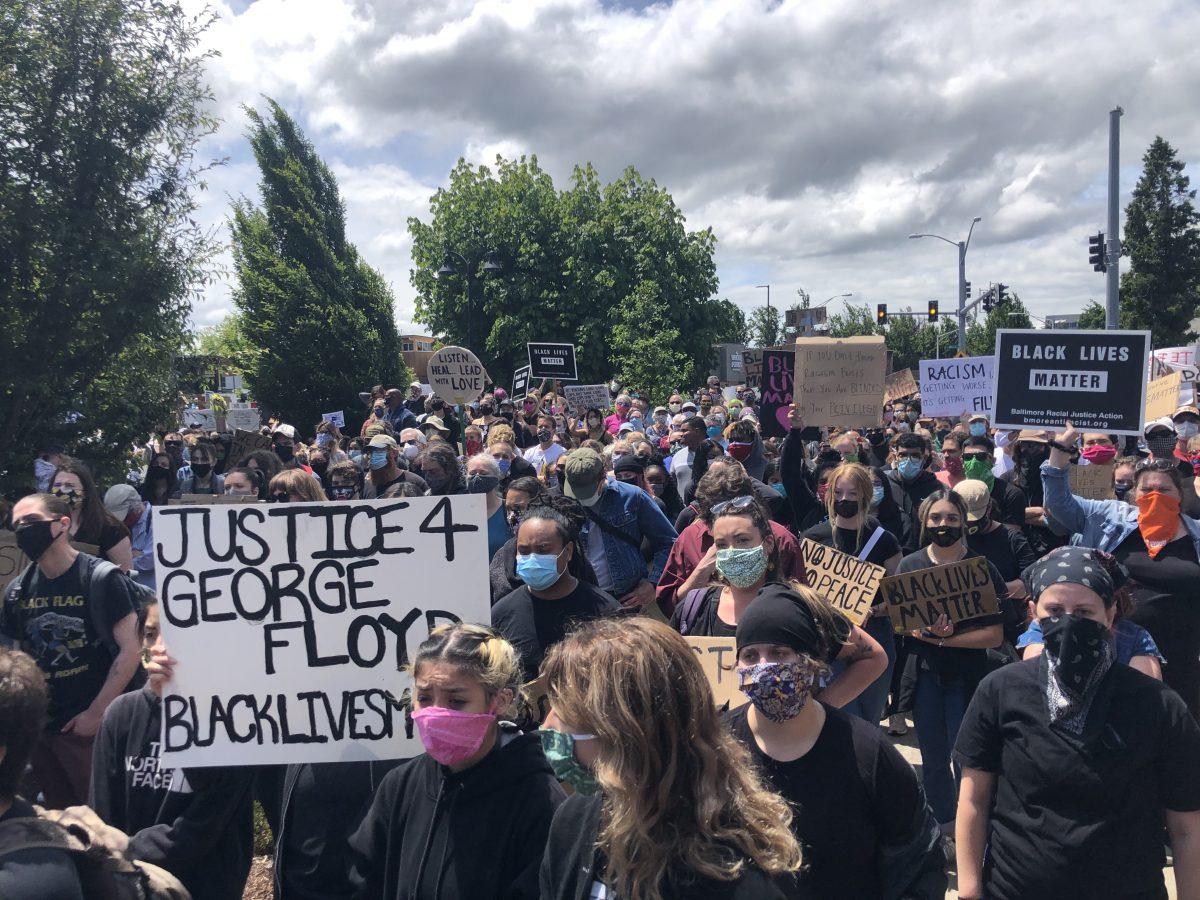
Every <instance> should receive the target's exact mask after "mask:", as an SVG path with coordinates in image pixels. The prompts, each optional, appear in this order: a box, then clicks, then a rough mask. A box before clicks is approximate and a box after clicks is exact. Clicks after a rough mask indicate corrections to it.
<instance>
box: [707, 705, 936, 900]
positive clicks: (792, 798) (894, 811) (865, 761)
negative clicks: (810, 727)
mask: <svg viewBox="0 0 1200 900" xmlns="http://www.w3.org/2000/svg"><path fill="white" fill-rule="evenodd" d="M748 709H749V706H740V707H738V708H737V709H734V710H730V711H729V712H727V713H725V714H724V716H723V718H724V721H725V724H726V725H727V726H728V727H729V729H730V731H732V732H733V736H734V737H735V738H737V739H738V740H739V741H740V742H741V743H742V744H743V745H744V746H745V747H746V748H747V749H748V750H749V751H750V756H751V758H752V759H753V760H754V764H755V766H756V767H757V768H758V770H759V771H760V772H761V773H762V774H763V775H764V776H765V778H766V780H767V782H768V783H769V784H770V786H771V787H773V788H774V789H775V790H776V791H777V792H778V793H779V794H780V796H782V797H783V798H784V799H785V800H787V801H788V803H789V804H791V806H792V807H793V809H794V810H795V817H794V818H793V819H792V832H793V833H794V834H795V835H796V838H797V840H799V841H800V844H801V847H802V848H803V850H804V861H805V866H806V868H805V871H804V873H803V874H802V875H801V876H800V881H801V883H802V884H803V885H804V886H805V887H806V888H808V889H809V891H810V892H811V893H812V894H813V895H814V896H817V897H822V898H838V897H846V898H860V897H879V896H880V895H881V894H882V890H881V880H880V875H881V872H880V858H879V856H878V855H877V851H878V850H879V848H880V847H881V846H886V845H892V846H895V845H897V844H900V843H902V842H903V841H905V840H906V839H908V838H909V836H910V834H911V831H912V828H913V822H914V821H915V820H916V819H917V814H918V812H919V810H920V807H921V806H923V805H924V800H925V797H924V794H922V793H921V788H920V787H919V785H918V784H917V776H916V773H915V772H914V771H913V768H912V766H910V765H909V764H908V763H907V762H905V760H904V757H902V756H901V755H900V753H899V751H898V750H896V749H895V748H894V747H893V746H892V745H891V744H890V743H889V742H888V740H887V738H885V737H884V735H883V731H882V730H881V729H880V728H879V727H878V726H876V725H872V724H869V723H867V722H864V721H863V720H862V719H859V718H858V717H857V716H851V715H848V714H846V713H844V712H842V711H841V710H840V709H833V708H831V707H828V706H826V707H825V725H824V726H823V727H822V728H821V733H820V734H819V735H818V736H817V740H816V743H814V744H813V746H812V749H811V750H809V751H808V753H806V754H804V756H802V757H800V758H799V759H795V760H792V761H790V762H779V761H778V760H775V759H772V758H771V757H769V756H767V755H766V754H765V753H763V751H762V750H761V749H759V747H758V744H757V743H755V740H754V734H753V733H752V732H751V730H750V723H749V722H747V721H746V713H747V711H748Z"/></svg>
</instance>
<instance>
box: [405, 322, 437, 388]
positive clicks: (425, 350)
mask: <svg viewBox="0 0 1200 900" xmlns="http://www.w3.org/2000/svg"><path fill="white" fill-rule="evenodd" d="M433 351H434V340H433V338H431V337H429V336H427V335H424V334H402V335H400V355H401V356H403V357H404V362H405V365H407V366H408V367H409V368H410V369H412V373H413V378H415V379H416V380H417V381H419V382H421V384H429V357H431V356H433Z"/></svg>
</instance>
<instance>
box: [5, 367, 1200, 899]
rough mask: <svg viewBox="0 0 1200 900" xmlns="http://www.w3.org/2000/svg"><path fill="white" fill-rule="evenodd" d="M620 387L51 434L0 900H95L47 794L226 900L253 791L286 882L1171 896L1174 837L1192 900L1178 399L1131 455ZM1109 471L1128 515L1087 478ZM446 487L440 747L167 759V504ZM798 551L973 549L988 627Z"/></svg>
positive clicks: (1176, 860)
mask: <svg viewBox="0 0 1200 900" xmlns="http://www.w3.org/2000/svg"><path fill="white" fill-rule="evenodd" d="M616 388H617V389H615V390H613V391H612V397H611V402H610V404H608V405H607V406H606V407H604V408H598V407H594V408H589V409H574V408H572V407H571V405H570V403H569V402H568V400H567V398H566V397H565V396H564V394H562V393H560V392H559V391H558V390H556V389H555V388H554V386H547V384H546V383H543V384H542V386H541V387H540V388H539V389H538V390H533V391H530V392H529V393H528V395H527V396H524V397H510V396H508V394H507V393H506V392H505V391H504V390H503V389H501V388H496V389H494V390H492V391H489V392H487V393H485V394H483V395H482V396H480V397H479V398H478V399H477V400H476V401H474V402H472V403H471V404H469V405H465V406H457V407H456V406H453V405H451V404H448V403H446V402H444V401H443V400H442V399H440V398H438V397H436V396H431V395H425V394H424V393H423V392H422V390H421V386H420V385H419V384H416V383H414V384H413V385H412V386H410V388H409V389H408V391H403V390H400V389H397V388H386V387H385V386H378V387H376V388H375V389H374V390H373V391H371V392H369V393H368V394H367V395H366V396H365V399H366V401H367V410H368V412H367V414H366V416H365V419H364V421H363V423H362V426H361V428H360V429H359V430H358V432H357V433H356V434H347V433H344V432H343V431H342V430H341V429H340V428H339V427H338V426H336V425H334V424H332V423H331V422H328V421H323V422H321V423H319V424H315V425H313V424H292V423H287V422H280V421H278V420H275V419H272V420H270V422H269V423H268V424H267V425H265V426H264V427H263V430H262V433H263V435H264V436H265V438H266V439H267V440H269V442H270V446H269V448H266V447H264V448H263V449H258V450H255V451H254V452H250V453H247V454H245V455H244V456H243V457H242V458H233V456H232V455H231V454H232V453H233V450H234V448H235V446H236V445H235V442H234V440H233V436H232V435H231V434H229V433H215V432H204V431H202V430H200V429H195V428H190V429H180V430H177V431H166V432H164V433H162V434H160V435H156V436H154V437H153V438H151V439H150V440H148V441H147V442H146V443H145V444H144V445H143V446H139V447H138V448H136V456H137V460H138V465H137V466H136V467H135V468H134V470H133V471H131V472H130V474H129V477H128V478H127V479H126V480H124V481H122V482H120V483H117V484H113V485H111V486H109V487H108V488H107V490H104V489H102V487H101V486H99V485H97V484H96V481H95V479H94V478H93V476H92V474H91V472H90V470H89V468H88V467H87V465H85V464H84V463H82V462H80V461H77V460H73V459H71V458H69V457H67V456H66V455H64V454H63V453H61V452H60V451H58V449H57V448H50V449H48V450H47V452H46V453H44V454H42V455H41V456H40V457H39V458H38V459H37V460H36V461H35V463H34V474H35V476H36V478H37V488H38V492H36V493H31V494H29V495H28V496H25V497H22V498H19V499H17V500H16V502H15V504H13V505H12V507H11V509H10V510H9V511H8V523H7V524H8V525H9V527H11V528H12V529H13V531H14V532H15V542H16V545H17V546H18V547H19V548H20V549H21V551H23V552H24V554H25V555H27V556H28V557H29V559H30V560H31V563H30V565H29V566H28V567H27V568H26V569H24V570H23V571H21V572H20V573H17V575H16V577H14V578H13V579H12V580H11V581H10V582H9V584H8V587H7V588H6V589H5V593H4V596H3V603H2V605H0V635H2V636H3V638H5V639H6V642H7V643H8V644H9V645H10V646H11V648H12V649H9V650H0V896H2V897H17V898H23V897H39V898H42V897H44V898H57V897H70V898H72V900H73V898H74V897H77V896H85V894H84V893H83V890H84V889H83V887H82V886H81V885H82V884H83V882H82V881H80V878H82V876H81V875H80V873H79V871H78V870H79V863H78V861H77V854H75V853H73V851H72V848H71V847H69V846H66V845H65V844H64V845H62V846H56V845H53V841H51V840H49V839H47V838H46V837H45V835H43V834H41V833H40V832H38V833H36V834H34V833H33V832H31V831H29V829H28V828H27V829H26V831H24V832H22V831H21V830H19V829H18V828H14V827H11V826H13V825H14V824H16V825H19V824H20V823H22V822H24V823H28V822H30V821H33V820H37V817H36V813H35V810H34V809H33V807H32V806H31V805H30V803H29V802H28V800H29V799H38V800H39V801H40V802H42V803H44V805H45V806H47V807H51V808H55V809H62V808H65V807H78V806H83V805H87V806H88V807H90V809H91V810H92V811H93V812H94V814H95V815H94V816H93V817H92V819H91V820H89V819H87V818H86V816H85V815H84V813H83V812H76V813H74V815H75V816H76V818H75V819H74V820H70V821H74V822H76V823H79V822H85V823H86V822H91V824H92V825H93V827H94V830H95V831H97V832H99V831H101V830H103V829H105V828H107V829H109V830H110V831H112V832H114V833H116V834H118V835H119V836H120V837H121V838H122V840H120V841H117V845H118V846H119V849H117V850H110V851H109V852H110V853H111V854H112V855H114V856H115V857H119V858H120V859H122V860H125V861H127V862H132V863H136V866H135V867H133V873H132V875H130V877H135V876H136V877H140V878H142V879H154V878H158V879H159V880H160V883H161V882H166V881H170V880H171V879H172V878H173V879H176V880H177V881H176V889H177V890H180V891H186V892H190V894H191V896H193V897H197V898H209V897H211V898H236V897H240V896H241V892H242V888H243V886H244V884H245V881H246V877H247V873H248V871H249V868H250V863H251V835H252V807H253V803H254V801H255V800H256V799H257V800H258V801H260V802H261V803H262V806H263V809H264V811H265V813H266V816H267V819H268V820H269V822H270V824H271V829H272V832H273V835H274V838H275V841H274V854H275V855H274V868H273V872H274V890H275V894H276V896H277V897H281V898H303V900H307V898H337V897H372V898H388V900H391V898H401V897H404V898H456V897H463V898H466V897H470V898H488V897H496V898H501V897H503V898H525V897H529V898H533V897H539V896H540V897H543V898H563V900H565V898H593V900H603V898H613V900H615V898H620V900H632V898H643V897H646V898H666V897H681V898H682V897H687V898H693V897H696V898H752V897H753V898H760V897H812V898H837V897H847V898H866V897H880V898H934V897H942V896H944V894H945V891H946V889H947V884H948V872H950V871H953V872H954V873H955V874H956V878H957V890H958V896H959V897H961V898H968V900H969V898H979V897H996V898H1010V897H1011V898H1042V897H1045V898H1050V897H1054V898H1063V897H1138V898H1152V897H1153V898H1158V897H1166V896H1167V892H1166V885H1165V879H1164V875H1163V869H1164V865H1165V864H1166V860H1167V854H1168V853H1169V854H1170V856H1171V862H1172V865H1173V869H1174V877H1175V882H1176V890H1177V894H1176V896H1178V897H1180V898H1190V900H1196V898H1198V897H1200V728H1198V726H1197V716H1198V715H1200V519H1198V518H1196V517H1197V516H1200V500H1198V499H1197V494H1196V490H1195V484H1194V479H1195V478H1196V477H1200V446H1197V442H1198V441H1200V438H1197V436H1196V434H1197V428H1198V425H1200V410H1198V409H1197V408H1196V407H1195V406H1190V405H1188V406H1183V407H1180V408H1179V409H1178V410H1177V411H1176V412H1175V414H1174V415H1173V416H1170V417H1166V418H1163V419H1159V420H1155V421H1152V422H1149V423H1147V424H1146V426H1145V429H1144V433H1143V435H1142V439H1141V440H1134V439H1121V440H1114V439H1113V438H1112V437H1111V436H1109V435H1106V434H1102V433H1085V434H1078V433H1077V432H1076V431H1075V429H1073V428H1072V427H1071V426H1070V425H1069V424H1068V425H1067V426H1066V427H1065V428H1064V429H1062V430H1061V431H1058V432H1045V433H1043V432H1037V431H1019V432H1011V431H997V430H996V429H994V428H992V427H991V426H990V423H989V422H988V420H987V418H986V416H983V415H972V416H963V417H962V419H961V420H953V419H944V418H930V417H926V416H923V415H922V413H921V409H920V404H919V400H918V399H915V398H914V399H911V400H907V399H902V400H898V401H895V402H893V403H890V404H887V405H886V408H885V409H884V410H883V415H882V417H881V420H880V421H879V422H878V423H877V426H876V427H873V428H869V429H864V430H862V431H853V430H843V429H837V428H826V427H824V425H823V423H820V422H805V421H803V419H802V418H801V415H800V413H799V410H798V409H796V408H793V409H792V410H791V411H790V415H789V417H788V422H787V428H784V429H782V433H781V434H779V435H778V436H772V437H766V436H764V434H763V431H764V429H763V428H762V425H761V419H760V415H759V406H758V403H759V401H760V398H759V396H758V394H757V392H756V391H755V390H754V388H753V387H747V386H745V385H737V386H733V387H730V386H722V385H721V384H720V383H719V382H718V381H717V379H716V378H710V379H708V381H707V383H706V384H705V385H703V386H702V387H701V388H700V389H698V390H695V391H691V392H683V393H680V392H676V393H672V394H670V395H669V396H667V397H646V396H643V395H641V394H639V393H638V392H637V391H636V390H621V389H620V386H616ZM662 401H665V402H662ZM772 424H778V423H772ZM264 443H265V441H264ZM239 455H240V454H239ZM1105 464H1112V469H1111V471H1112V478H1111V480H1112V487H1113V491H1112V495H1113V496H1112V499H1105V500H1094V499H1084V498H1082V497H1079V496H1077V495H1075V494H1073V493H1072V491H1071V470H1072V467H1076V466H1088V465H1105ZM468 493H469V494H479V495H483V497H484V498H485V506H486V516H487V522H486V527H487V543H488V554H489V560H490V567H489V571H488V573H487V576H486V577H487V579H488V583H489V585H490V591H491V602H492V617H491V622H489V623H460V624H455V625H450V626H444V627H442V628H439V629H437V630H435V631H434V632H433V633H432V634H431V636H430V637H429V640H428V641H426V642H425V643H423V644H422V645H421V647H420V650H419V653H418V655H417V657H416V659H415V661H414V667H413V677H414V690H413V696H412V715H413V719H414V721H415V723H416V727H417V729H418V731H419V733H420V735H421V738H422V742H423V744H424V747H425V750H426V752H425V753H424V754H422V755H420V756H418V757H415V758H412V759H407V760H402V761H391V762H388V763H376V762H373V763H328V764H309V765H292V766H280V767H267V768H259V769H255V768H251V767H224V768H222V767H217V768H205V769H186V770H184V769H178V770H172V769H170V768H165V767H164V766H163V765H162V764H161V760H160V757H159V730H160V723H161V701H160V698H161V695H162V691H163V686H164V684H165V683H166V682H167V681H168V680H169V679H170V677H171V672H172V669H173V666H174V665H175V660H174V659H173V658H172V657H171V655H170V648H169V647H167V646H166V645H165V643H164V641H163V639H162V637H161V634H160V632H159V629H158V611H157V601H156V598H155V595H154V591H155V587H156V578H155V571H154V550H153V528H154V515H155V510H156V508H158V507H161V506H164V505H167V504H170V503H173V502H175V503H179V502H184V503H186V502H195V501H196V500H197V498H201V499H203V498H206V497H211V495H222V496H223V497H224V498H225V499H224V502H244V503H254V502H274V503H306V502H321V501H331V502H345V501H352V500H358V499H375V498H392V497H417V496H424V495H443V496H444V495H453V494H468ZM804 540H810V541H813V542H816V543H817V544H822V545H825V546H827V547H831V548H834V549H836V550H839V551H842V552H843V553H846V554H850V555H852V556H855V557H857V558H859V559H862V560H866V561H869V562H871V563H874V564H877V565H878V566H880V567H882V568H883V569H884V570H885V572H886V573H887V574H888V575H893V574H903V573H912V572H917V571H919V570H923V569H929V568H933V567H937V566H942V565H948V564H952V563H956V562H959V561H962V560H965V559H971V558H982V559H984V560H985V561H986V565H987V570H988V572H989V574H990V577H991V580H992V583H993V585H994V588H995V592H996V595H997V598H998V604H997V609H998V611H997V612H996V613H994V614H989V615H984V616H980V617H976V618H974V619H968V620H965V621H958V622H951V621H949V620H948V619H947V618H946V617H944V616H943V617H942V618H940V619H939V620H937V621H936V622H934V623H933V624H932V625H931V626H930V627H928V628H924V629H918V630H915V631H912V632H910V633H907V634H895V633H894V631H893V627H892V624H891V619H890V618H889V616H888V614H887V611H886V609H885V603H884V602H883V596H882V593H881V594H880V595H878V596H876V597H875V602H874V604H873V606H872V611H871V614H870V616H869V617H868V618H867V619H866V620H865V622H864V623H863V624H862V625H861V627H860V626H859V625H857V624H854V623H851V622H849V621H848V620H847V619H846V618H845V617H844V616H843V615H842V614H841V613H840V612H839V611H837V610H836V609H835V608H833V607H832V606H831V605H830V604H829V603H828V602H827V601H826V599H825V598H824V597H822V596H821V595H820V594H819V593H817V592H815V591H814V590H813V589H812V588H811V587H810V586H809V585H808V584H807V581H806V578H805V564H804V558H803V553H802V550H801V543H802V542H803V541H804ZM484 577H485V576H484V574H483V573H482V572H481V573H480V579H481V580H482V579H483V578H484ZM685 636H687V637H725V638H732V639H733V640H734V642H735V645H736V670H737V676H738V679H739V688H740V692H741V693H742V694H743V695H744V698H745V700H746V701H747V702H745V703H743V704H739V705H736V706H734V708H732V709H724V710H722V709H718V708H716V706H715V705H714V702H713V696H712V692H711V689H710V687H709V685H708V683H707V681H706V679H705V677H704V675H703V672H702V670H701V667H700V665H699V663H698V662H697V660H696V657H695V654H694V653H693V652H692V650H691V648H690V646H689V645H688V643H687V642H686V641H685V640H684V637H685ZM26 653H28V655H26ZM535 679H538V680H539V682H540V683H542V684H543V685H544V687H545V690H546V691H547V694H548V701H549V706H550V709H551V712H550V714H549V716H548V717H547V718H545V720H544V721H542V722H536V721H531V718H530V716H531V714H530V710H529V707H528V705H527V704H526V703H525V702H524V698H523V693H524V686H525V685H527V684H528V683H530V682H532V681H534V680H535ZM909 722H911V723H912V727H914V728H915V730H916V735H915V737H916V742H917V745H918V746H919V748H920V753H921V771H920V775H919V776H918V774H917V772H916V771H915V770H914V769H913V767H912V766H911V765H909V764H908V763H907V762H906V761H905V760H904V758H903V757H902V756H901V755H900V753H899V751H898V750H897V749H896V748H895V746H894V742H893V741H892V740H891V738H892V737H898V736H901V735H903V734H905V733H906V732H907V730H908V728H909V724H908V723H909ZM563 785H565V786H566V788H567V790H568V791H569V796H568V793H567V791H564V788H563ZM84 812H86V811H84ZM39 821H40V820H39ZM83 827H84V826H82V825H79V824H76V825H75V828H76V830H77V831H78V830H79V829H81V828H83ZM6 828H7V829H8V830H7V831H6V830H5V829H6ZM30 834H33V837H29V835H30ZM34 838H39V840H35V839H34ZM164 896H165V894H164ZM179 896H182V894H179Z"/></svg>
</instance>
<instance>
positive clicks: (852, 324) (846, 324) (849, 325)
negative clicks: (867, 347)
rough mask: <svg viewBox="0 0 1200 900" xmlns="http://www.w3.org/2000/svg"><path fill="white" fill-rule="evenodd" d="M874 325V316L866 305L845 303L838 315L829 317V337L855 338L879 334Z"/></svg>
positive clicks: (877, 327) (877, 328) (876, 326)
mask: <svg viewBox="0 0 1200 900" xmlns="http://www.w3.org/2000/svg"><path fill="white" fill-rule="evenodd" d="M880 333H881V332H880V330H879V326H878V325H876V324H875V315H874V314H873V313H872V312H871V307H870V306H868V305H867V304H866V303H863V304H862V305H859V304H857V303H847V304H846V308H845V309H844V310H843V311H842V312H840V313H834V314H833V315H832V316H830V317H829V336H830V337H856V336H858V335H865V334H880Z"/></svg>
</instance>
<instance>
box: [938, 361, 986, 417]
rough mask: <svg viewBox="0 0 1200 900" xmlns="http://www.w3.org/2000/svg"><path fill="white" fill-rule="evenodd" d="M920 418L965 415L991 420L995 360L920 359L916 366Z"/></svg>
mask: <svg viewBox="0 0 1200 900" xmlns="http://www.w3.org/2000/svg"><path fill="white" fill-rule="evenodd" d="M919 373H920V381H921V415H923V416H947V417H949V418H953V419H957V418H958V417H959V416H961V415H963V414H964V413H965V414H974V413H983V414H984V415H985V416H987V417H988V418H989V419H990V418H991V417H992V382H993V381H994V380H995V377H996V357H994V356H968V357H966V358H963V359H923V360H921V365H920V367H919Z"/></svg>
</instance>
